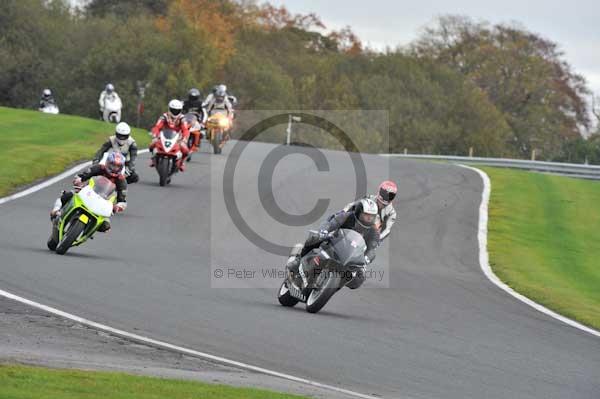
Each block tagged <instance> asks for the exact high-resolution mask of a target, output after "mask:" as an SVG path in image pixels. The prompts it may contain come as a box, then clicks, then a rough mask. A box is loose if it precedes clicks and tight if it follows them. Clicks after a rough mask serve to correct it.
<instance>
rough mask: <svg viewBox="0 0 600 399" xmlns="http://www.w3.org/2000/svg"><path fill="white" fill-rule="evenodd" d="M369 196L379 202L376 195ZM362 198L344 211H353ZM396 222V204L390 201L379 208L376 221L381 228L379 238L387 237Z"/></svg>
mask: <svg viewBox="0 0 600 399" xmlns="http://www.w3.org/2000/svg"><path fill="white" fill-rule="evenodd" d="M367 198H369V199H372V200H373V201H375V202H376V203H377V196H376V195H369V196H367ZM359 202H360V200H357V201H354V202H351V203H349V204H348V205H346V206H345V207H344V211H353V210H354V207H355V206H356V205H358V203H359ZM395 222H396V210H395V209H394V206H393V205H392V204H391V203H390V204H388V205H386V206H385V207H383V208H379V212H378V214H377V220H376V221H375V225H376V226H377V227H378V228H379V239H380V241H383V240H384V239H386V238H387V237H388V236H389V235H390V232H391V231H392V226H393V225H394V223H395Z"/></svg>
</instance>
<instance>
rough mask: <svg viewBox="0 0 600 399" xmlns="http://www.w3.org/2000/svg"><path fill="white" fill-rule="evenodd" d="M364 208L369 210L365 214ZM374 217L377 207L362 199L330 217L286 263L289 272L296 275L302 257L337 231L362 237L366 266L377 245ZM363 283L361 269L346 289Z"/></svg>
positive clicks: (372, 256)
mask: <svg viewBox="0 0 600 399" xmlns="http://www.w3.org/2000/svg"><path fill="white" fill-rule="evenodd" d="M366 208H369V209H368V210H367V211H366V212H365V209H366ZM373 209H374V211H373ZM376 215H377V205H376V204H375V202H374V201H372V200H370V199H363V200H361V201H360V202H359V203H358V204H357V205H356V206H355V209H354V210H353V211H343V210H342V211H340V212H338V213H336V214H334V215H332V216H330V217H329V218H327V220H326V221H325V222H324V223H323V224H322V225H321V227H320V229H319V236H318V237H315V238H312V237H311V238H309V239H308V240H306V242H305V243H304V247H303V248H302V251H301V252H300V254H298V255H297V256H296V257H295V258H293V259H290V261H288V268H289V270H290V271H291V272H293V273H296V272H297V271H298V267H299V266H300V260H301V259H302V257H303V256H305V255H306V254H308V253H309V252H310V251H312V250H313V249H315V248H318V247H319V246H320V245H321V243H322V242H323V240H324V239H325V238H326V237H327V236H328V235H329V233H330V232H333V231H337V230H339V229H351V230H354V231H356V232H358V233H359V234H361V235H362V236H363V238H364V239H365V243H366V244H367V250H366V251H365V265H368V264H369V263H371V262H372V261H373V260H374V259H375V250H376V249H377V246H378V245H379V230H378V229H377V227H376V226H375V225H374V223H375V218H376ZM364 281H365V271H364V269H362V270H359V271H358V273H357V275H356V277H355V278H354V279H353V280H352V282H351V283H349V284H348V285H347V287H349V288H351V289H356V288H358V287H360V286H361V285H362V284H363V283H364Z"/></svg>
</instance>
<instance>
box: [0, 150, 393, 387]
mask: <svg viewBox="0 0 600 399" xmlns="http://www.w3.org/2000/svg"><path fill="white" fill-rule="evenodd" d="M147 152H148V150H141V151H139V152H138V154H144V153H147ZM90 164H91V162H84V163H81V164H79V165H76V166H74V167H73V168H71V169H69V170H67V171H65V172H63V173H61V174H59V175H57V176H54V177H52V178H50V179H48V180H45V181H43V182H41V183H39V184H36V185H34V186H32V187H29V188H27V189H25V190H23V191H19V192H17V193H15V194H12V195H9V196H7V197H4V198H0V205H2V204H5V203H7V202H10V201H13V200H16V199H18V198H22V197H25V196H27V195H30V194H33V193H35V192H37V191H40V190H42V189H44V188H46V187H48V186H51V185H52V184H54V183H57V182H59V181H61V180H63V179H64V178H66V177H69V175H72V174H73V173H76V172H77V171H79V170H81V169H83V168H85V167H86V166H88V165H90ZM0 296H3V297H5V298H8V299H12V300H14V301H17V302H20V303H23V304H25V305H28V306H32V307H34V308H38V309H41V310H43V311H45V312H49V313H52V314H55V315H57V316H60V317H64V318H66V319H69V320H73V321H75V322H77V323H80V324H83V325H86V326H88V327H92V328H94V329H97V330H102V331H105V332H109V333H112V334H114V335H118V336H121V337H124V338H129V339H131V340H135V341H137V342H142V343H146V344H150V345H152V346H155V347H159V348H163V349H168V350H172V351H176V352H178V353H184V354H187V355H191V356H195V357H198V358H203V359H207V360H212V361H214V362H218V363H221V364H225V365H229V366H233V367H237V368H240V369H244V370H248V371H253V372H257V373H261V374H266V375H270V376H272V377H277V378H282V379H285V380H288V381H293V382H297V383H300V384H305V385H309V386H313V387H316V388H321V389H325V390H328V391H333V392H337V393H342V394H345V395H348V396H353V397H355V398H362V399H380V398H381V397H380V396H371V395H365V394H362V393H360V392H354V391H350V390H347V389H344V388H339V387H336V386H333V385H327V384H323V383H320V382H317V381H313V380H308V379H305V378H301V377H295V376H293V375H291V374H285V373H280V372H278V371H273V370H269V369H265V368H262V367H258V366H253V365H251V364H247V363H242V362H238V361H236V360H231V359H227V358H224V357H220V356H215V355H211V354H209V353H204V352H200V351H196V350H193V349H188V348H184V347H182V346H177V345H173V344H169V343H168V342H163V341H158V340H155V339H152V338H148V337H144V336H142V335H138V334H133V333H129V332H127V331H124V330H119V329H117V328H113V327H110V326H107V325H104V324H100V323H97V322H95V321H92V320H87V319H84V318H83V317H79V316H76V315H74V314H71V313H67V312H64V311H62V310H59V309H56V308H53V307H51V306H47V305H44V304H41V303H39V302H35V301H32V300H30V299H27V298H23V297H21V296H18V295H15V294H12V293H10V292H8V291H4V290H1V289H0Z"/></svg>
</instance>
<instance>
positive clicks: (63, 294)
mask: <svg viewBox="0 0 600 399" xmlns="http://www.w3.org/2000/svg"><path fill="white" fill-rule="evenodd" d="M231 146H232V144H231V143H230V144H228V147H226V149H225V154H227V153H229V151H230V150H231ZM272 148H273V146H270V145H265V144H251V145H250V146H249V147H248V148H247V149H246V150H245V151H244V153H243V157H244V159H245V160H246V166H245V167H241V168H240V167H238V170H237V172H236V175H235V179H236V180H235V185H234V187H235V198H236V200H237V202H238V206H239V208H240V212H241V213H242V214H243V215H245V217H246V218H247V223H248V224H249V225H250V226H252V227H253V228H254V229H255V230H256V231H258V232H261V233H262V234H264V236H265V237H267V238H268V239H269V240H271V241H275V240H277V242H279V243H280V244H282V245H292V244H293V243H294V242H296V241H299V240H302V238H303V233H302V231H304V230H305V229H306V228H305V227H302V226H296V227H286V226H285V225H283V224H282V223H279V222H277V221H275V220H273V219H272V218H270V217H268V216H266V214H265V212H264V211H263V206H262V205H261V202H260V199H259V196H258V189H257V180H256V178H257V171H256V169H257V167H254V168H253V167H252V165H253V164H254V165H257V164H259V163H260V162H261V161H262V160H263V159H264V158H265V156H266V155H267V153H269V151H270V150H271V149H272ZM325 154H326V157H327V160H328V161H329V164H330V171H329V172H328V173H319V172H317V170H316V167H315V166H314V164H313V162H312V161H311V160H310V159H308V158H307V157H305V156H302V155H292V156H289V157H286V158H285V159H284V160H283V161H282V162H281V163H280V164H279V165H278V166H277V169H276V173H275V175H274V176H273V180H272V182H273V195H274V198H275V199H276V201H277V203H278V204H279V205H280V206H281V208H283V209H284V210H286V211H288V212H291V213H297V214H301V213H306V212H307V211H309V210H310V209H311V208H312V207H313V206H314V205H315V203H316V199H317V198H320V197H323V198H330V199H331V202H330V203H329V211H333V210H335V209H338V208H340V207H341V206H343V205H344V204H345V203H346V202H348V201H349V200H350V199H351V197H353V195H354V190H355V186H354V173H353V172H352V170H351V169H349V168H348V165H344V158H347V156H346V155H345V154H343V153H337V152H326V153H325ZM147 159H148V158H147V155H145V156H142V157H141V159H140V160H139V166H138V170H139V171H140V173H141V182H140V183H138V184H136V185H132V186H130V190H129V208H128V210H127V212H126V213H124V214H122V215H119V216H117V217H114V218H113V230H112V231H111V232H110V233H108V234H107V235H102V234H97V236H96V238H95V239H94V240H93V241H91V242H88V243H86V244H85V245H84V246H82V247H80V248H74V249H71V250H70V252H69V253H68V254H67V255H66V256H59V255H56V254H53V253H50V252H49V251H48V250H47V249H46V247H45V245H46V239H47V237H48V233H49V229H50V223H49V220H48V212H49V209H50V207H51V204H52V202H53V200H54V199H55V198H56V197H57V195H58V194H59V191H60V190H61V189H63V188H67V187H68V186H69V181H67V180H65V181H63V182H61V183H60V184H57V185H54V186H51V187H49V188H46V189H44V190H41V191H39V192H37V193H35V194H33V195H30V196H27V197H25V198H22V199H18V200H15V201H12V202H9V203H7V204H5V205H2V206H0V265H1V266H0V289H4V290H7V291H9V292H12V293H14V294H17V295H21V296H24V297H26V298H29V299H32V300H35V301H38V302H41V303H44V304H47V305H50V306H53V307H56V308H59V309H62V310H64V311H67V312H70V313H73V314H76V315H78V316H82V317H85V318H88V319H91V320H94V321H97V322H100V323H104V324H107V325H110V326H112V327H115V328H119V329H123V330H126V331H130V332H134V333H136V334H140V335H145V336H148V337H152V338H155V339H159V340H163V341H167V342H169V343H173V344H177V345H181V346H185V347H188V348H192V349H196V350H199V351H203V352H208V353H211V354H214V355H218V356H223V357H226V358H230V359H234V360H238V361H242V362H246V363H249V364H252V365H256V366H260V367H264V368H268V369H272V370H277V371H280V372H284V373H288V374H292V375H295V376H298V377H303V378H309V379H313V380H316V381H319V382H323V383H326V384H330V385H335V386H340V387H344V388H347V389H351V390H354V391H357V392H361V393H365V394H375V395H381V396H383V397H386V398H387V397H390V398H444V399H450V398H456V399H464V398H477V399H480V398H486V399H495V398H503V399H504V398H520V399H526V398H544V399H549V398H560V399H564V398H571V399H573V398H589V399H598V398H600V340H599V339H598V338H596V337H593V336H591V335H588V334H586V333H583V332H580V331H579V330H576V329H574V328H572V327H569V326H566V325H564V324H562V323H560V322H558V321H556V320H554V319H552V318H550V317H548V316H546V315H543V314H541V313H538V312H536V311H535V310H533V309H531V308H529V307H528V306H526V305H524V304H523V303H521V302H519V301H517V300H516V299H514V298H512V297H510V296H509V295H507V294H506V293H504V292H503V291H501V290H500V289H499V288H497V287H495V286H494V285H492V284H491V283H490V282H488V280H487V279H486V278H485V276H484V275H483V273H482V272H481V270H480V267H479V264H478V247H477V238H476V229H477V220H478V219H477V217H478V215H477V211H478V208H479V203H480V198H481V190H482V182H481V179H480V177H479V176H478V175H477V174H476V173H475V172H473V171H470V170H466V169H463V168H459V167H454V166H449V165H446V164H436V163H427V162H420V161H411V160H401V159H388V158H382V157H377V156H366V157H364V161H365V163H366V165H367V168H368V174H369V176H371V180H370V183H369V189H370V190H372V189H373V188H374V187H375V186H376V184H377V183H378V182H379V181H380V180H381V179H383V178H385V177H387V172H388V168H389V169H390V170H389V171H390V174H391V176H390V177H392V178H393V179H394V180H396V181H397V182H398V183H399V187H400V194H399V200H398V201H397V210H398V212H399V215H398V216H399V217H398V222H397V225H396V226H395V230H394V232H393V234H392V237H391V238H390V240H389V241H388V242H386V243H385V244H384V247H382V248H381V251H380V254H379V255H378V258H377V259H376V260H375V263H376V264H378V265H381V266H382V267H383V268H384V269H385V270H386V272H387V274H386V276H385V278H386V284H387V285H389V288H382V287H380V286H378V285H377V283H376V282H367V284H366V285H365V287H363V288H361V289H360V290H357V291H350V290H348V289H343V290H342V291H340V292H339V293H338V294H337V295H336V296H334V297H333V299H332V300H331V302H330V303H329V304H328V305H327V306H326V307H325V308H324V309H323V311H322V312H321V313H319V314H316V315H311V314H308V313H306V312H305V311H304V310H303V307H302V306H301V305H298V306H297V307H296V308H294V309H286V308H283V307H281V306H279V304H278V303H277V299H276V288H277V285H278V284H279V283H280V282H281V280H278V279H245V278H242V279H237V278H232V279H229V280H227V279H217V280H218V281H217V280H215V278H214V272H215V270H216V268H223V270H224V273H225V274H226V275H227V273H228V269H236V270H237V269H238V268H239V269H241V268H244V267H248V268H257V267H259V268H260V267H266V268H270V267H277V266H281V265H282V263H283V262H284V261H285V258H284V257H282V256H278V255H274V254H270V253H268V252H266V251H264V250H262V249H261V248H258V247H256V246H254V245H253V244H251V243H249V242H248V241H247V240H246V239H245V237H244V236H243V235H242V234H240V233H239V231H238V229H237V228H236V227H235V226H234V225H233V224H232V222H231V219H230V218H229V215H228V213H227V212H226V210H225V207H224V204H223V198H222V197H223V191H222V187H221V179H220V176H221V174H222V170H223V167H224V164H225V162H226V159H227V158H226V155H225V156H212V155H209V154H198V155H196V156H195V159H194V160H193V161H192V162H191V163H190V164H189V167H188V171H187V172H186V173H184V174H180V175H177V176H175V177H174V178H173V184H172V185H171V186H170V187H168V188H161V187H159V186H158V177H157V176H156V172H155V171H154V170H151V169H150V168H148V167H147V166H146V164H147ZM240 163H243V162H240ZM264 183H265V182H261V184H262V186H261V187H263V188H264ZM492 189H493V187H492ZM313 225H314V224H313ZM211 284H212V285H213V287H214V286H220V285H223V286H231V287H233V286H235V287H238V288H211Z"/></svg>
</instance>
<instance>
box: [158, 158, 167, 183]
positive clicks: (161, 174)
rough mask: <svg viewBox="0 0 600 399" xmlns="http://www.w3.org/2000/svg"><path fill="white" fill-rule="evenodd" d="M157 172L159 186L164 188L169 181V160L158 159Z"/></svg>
mask: <svg viewBox="0 0 600 399" xmlns="http://www.w3.org/2000/svg"><path fill="white" fill-rule="evenodd" d="M156 171H157V172H158V184H160V186H161V187H164V186H165V185H167V183H168V180H169V158H167V157H160V158H158V159H157V161H156Z"/></svg>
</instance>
